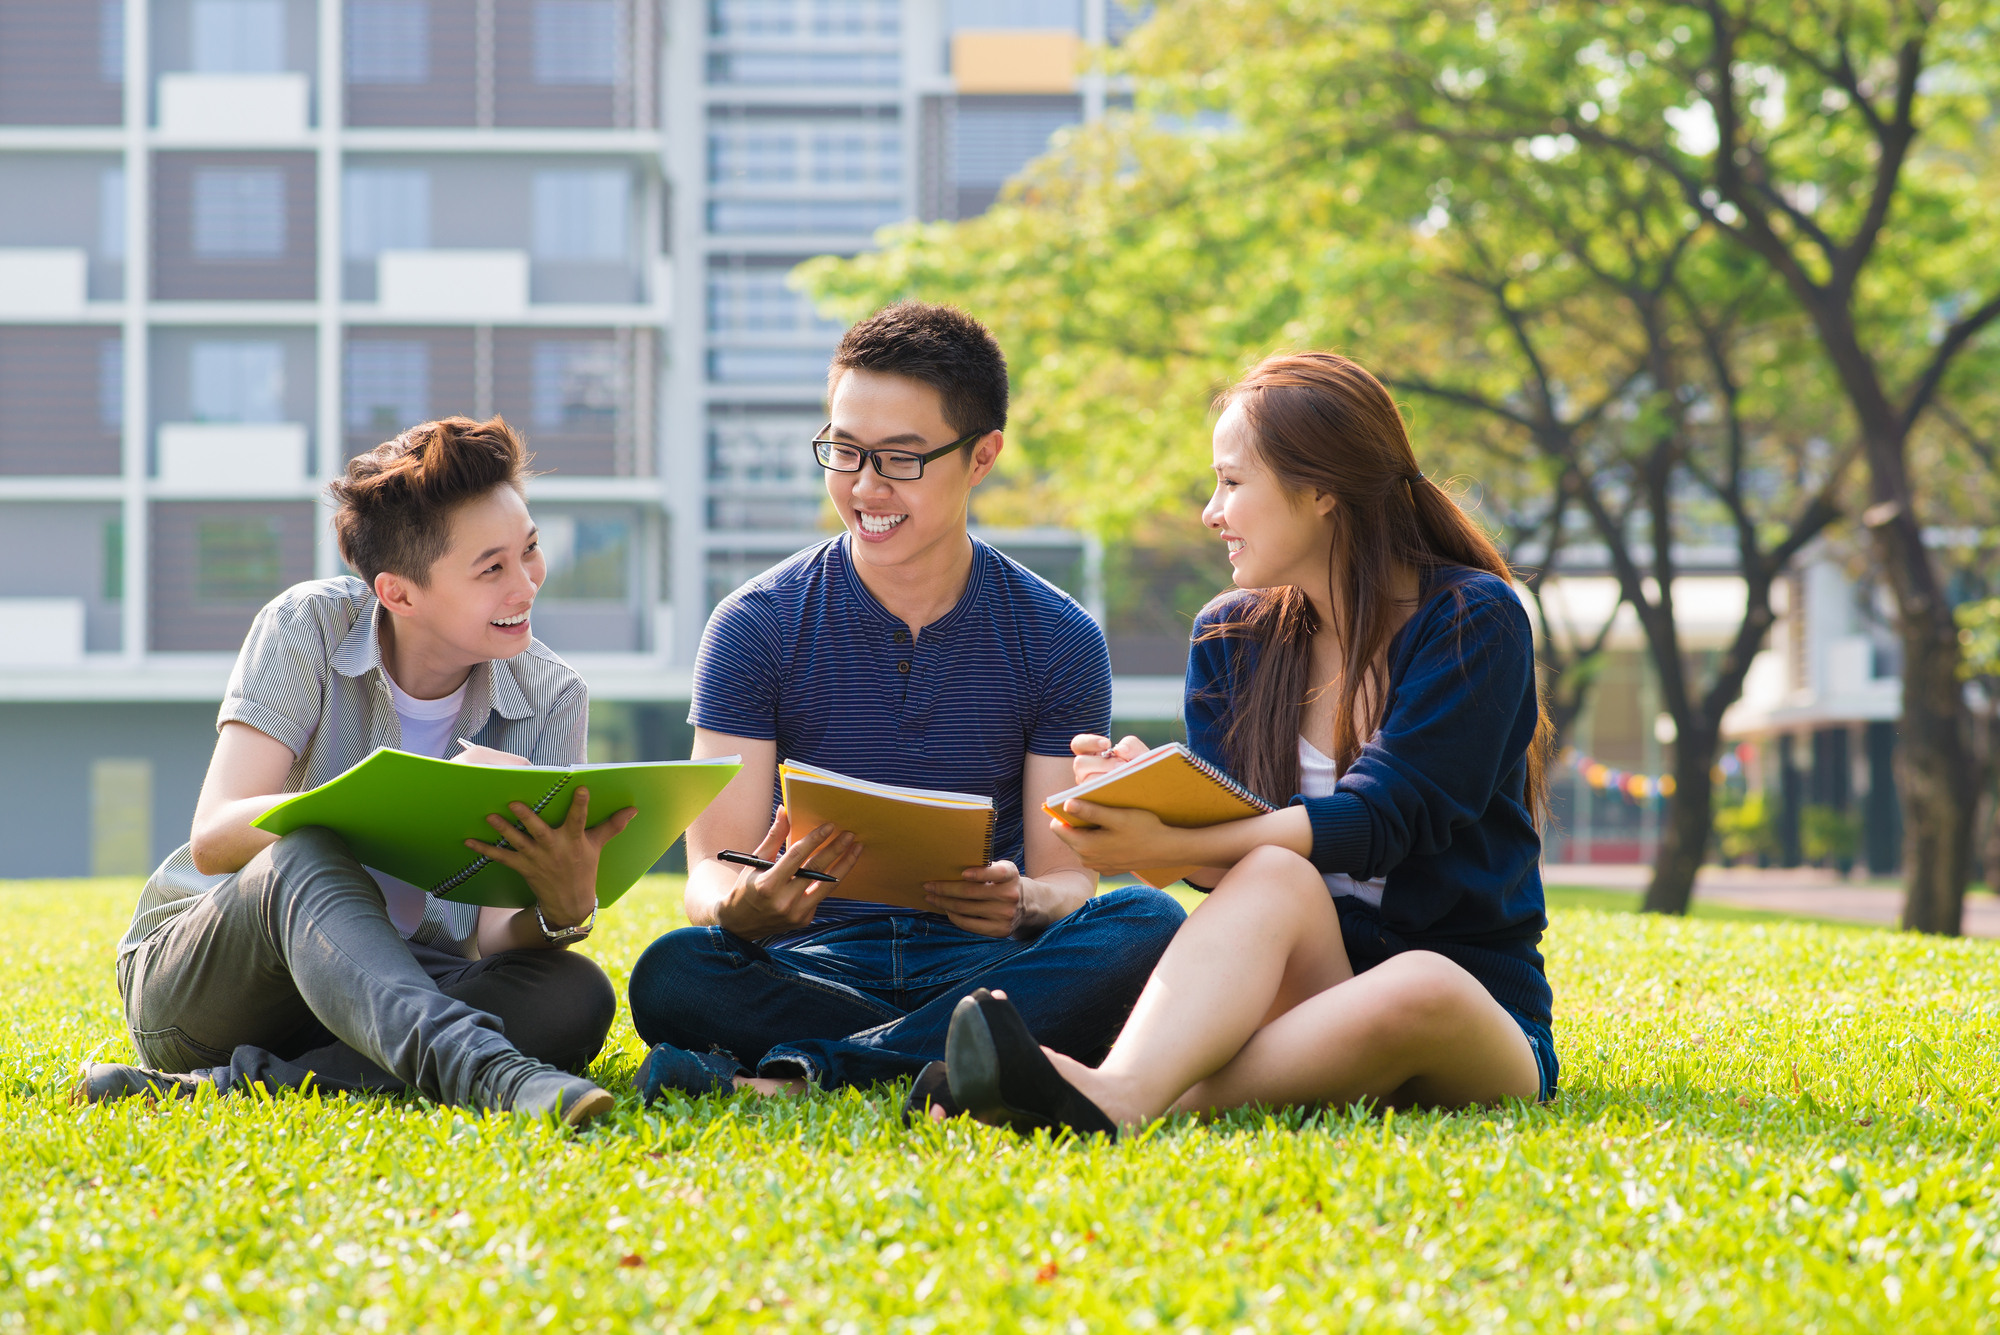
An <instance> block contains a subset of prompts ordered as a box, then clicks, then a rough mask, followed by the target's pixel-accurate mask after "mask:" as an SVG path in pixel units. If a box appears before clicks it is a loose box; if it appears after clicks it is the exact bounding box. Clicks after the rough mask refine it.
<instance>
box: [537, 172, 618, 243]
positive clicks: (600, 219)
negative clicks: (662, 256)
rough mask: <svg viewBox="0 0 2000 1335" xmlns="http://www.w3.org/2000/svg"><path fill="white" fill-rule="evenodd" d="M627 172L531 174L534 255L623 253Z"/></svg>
mask: <svg viewBox="0 0 2000 1335" xmlns="http://www.w3.org/2000/svg"><path fill="white" fill-rule="evenodd" d="M631 200H632V178H631V175H630V173H628V172H624V171H619V170H617V169H615V168H614V169H610V170H593V171H544V172H536V173H535V258H536V259H539V260H597V261H607V260H609V261H616V260H622V259H624V258H625V253H626V249H627V241H626V233H627V230H628V222H629V219H630V214H631V208H632V204H631Z"/></svg>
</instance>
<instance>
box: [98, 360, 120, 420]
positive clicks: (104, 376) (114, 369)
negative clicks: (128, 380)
mask: <svg viewBox="0 0 2000 1335" xmlns="http://www.w3.org/2000/svg"><path fill="white" fill-rule="evenodd" d="M97 424H98V425H99V426H101V427H103V428H104V429H105V430H106V431H122V430H124V429H125V340H124V339H122V338H107V339H105V340H104V341H103V342H102V343H99V344H98V345H97Z"/></svg>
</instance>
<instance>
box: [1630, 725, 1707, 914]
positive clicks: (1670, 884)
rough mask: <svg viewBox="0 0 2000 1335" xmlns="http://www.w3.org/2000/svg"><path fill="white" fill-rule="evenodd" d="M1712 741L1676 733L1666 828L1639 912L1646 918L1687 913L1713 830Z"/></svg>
mask: <svg viewBox="0 0 2000 1335" xmlns="http://www.w3.org/2000/svg"><path fill="white" fill-rule="evenodd" d="M1714 764H1715V737H1714V735H1713V734H1711V735H1709V736H1708V737H1706V738H1704V737H1700V736H1692V737H1691V736H1689V735H1687V734H1686V733H1683V734H1681V736H1680V738H1679V739H1678V740H1677V741H1676V742H1675V744H1674V795H1673V797H1672V798H1671V799H1670V800H1669V802H1668V805H1667V828H1666V830H1665V831H1664V834H1663V837H1662V838H1661V840H1660V851H1659V853H1658V855H1656V856H1655V857H1654V859H1653V882H1652V884H1651V885H1648V886H1647V887H1646V898H1645V901H1644V902H1643V903H1642V904H1641V905H1640V908H1641V909H1643V910H1644V911H1645V912H1647V913H1680V914H1684V913H1686V912H1687V911H1688V901H1689V900H1691V899H1693V898H1694V875H1695V873H1696V872H1697V871H1699V870H1701V863H1702V859H1703V858H1704V857H1706V856H1707V854H1708V840H1709V836H1710V834H1712V833H1713V832H1714V829H1715V793H1714V775H1713V773H1712V767H1713V766H1714Z"/></svg>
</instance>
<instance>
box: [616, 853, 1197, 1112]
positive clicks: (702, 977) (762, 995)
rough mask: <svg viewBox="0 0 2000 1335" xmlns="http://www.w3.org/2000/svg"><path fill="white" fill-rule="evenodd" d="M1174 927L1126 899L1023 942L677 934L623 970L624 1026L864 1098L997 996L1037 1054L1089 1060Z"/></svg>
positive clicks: (925, 920) (868, 925) (888, 934)
mask: <svg viewBox="0 0 2000 1335" xmlns="http://www.w3.org/2000/svg"><path fill="white" fill-rule="evenodd" d="M1186 917H1187V915H1186V913H1185V912H1183V910H1182V909H1181V906H1180V905H1179V904H1178V903H1176V902H1175V901H1174V899H1173V898H1172V897H1170V896H1168V895H1165V894H1162V893H1161V892H1160V891H1158V890H1150V889H1147V888H1146V887H1144V886H1133V887H1129V888H1124V889H1118V890H1108V891H1105V892H1104V893H1102V894H1099V895H1097V896H1095V897H1094V898H1092V899H1090V900H1088V901H1086V902H1085V904H1084V905H1083V907H1081V908H1079V909H1077V910H1076V911H1075V912H1074V913H1072V914H1070V915H1069V916H1068V917H1066V918H1063V919H1061V920H1060V921H1058V922H1056V923H1054V924H1052V925H1051V926H1049V927H1048V928H1047V929H1046V930H1045V931H1043V932H1042V934H1041V935H1039V936H1037V937H1034V938H1033V939H1031V940H1026V941H1020V940H1015V939H1013V938H1011V937H1003V938H995V937H990V936H980V935H978V934H976V933H973V932H967V931H962V930H960V929H959V928H957V927H953V926H952V925H951V924H950V923H949V922H947V921H946V920H945V919H943V918H941V917H938V916H936V915H933V914H912V915H897V916H895V917H885V918H867V919H862V920H860V921H858V922H847V923H838V924H835V925H833V926H830V927H828V928H826V929H825V930H824V931H820V932H816V933H814V934H813V935H812V936H810V937H808V938H806V939H805V940H802V941H798V942H795V943H794V944H792V945H789V946H784V947H779V948H774V949H767V948H765V947H763V946H760V945H758V944H757V943H755V942H753V941H746V940H744V939H743V938H742V937H740V936H736V935H734V934H733V933H731V932H727V931H724V930H723V929H722V928H720V927H683V928H682V929H680V930H679V931H677V932H669V933H667V934H666V935H665V936H663V937H661V938H660V939H659V940H657V941H655V942H653V944H652V945H650V946H648V947H647V948H646V953H645V954H643V955H641V956H640V957H639V962H638V963H637V964H636V965H634V966H633V969H632V985H631V999H632V1023H633V1025H634V1027H635V1028H637V1029H638V1031H639V1037H640V1038H642V1039H644V1040H645V1042H646V1044H647V1046H649V1047H650V1046H651V1045H653V1044H655V1043H671V1044H673V1045H674V1046H675V1047H678V1048H687V1049H691V1050H693V1051H698V1052H706V1051H710V1050H712V1049H717V1048H719V1049H721V1050H722V1051H724V1052H728V1053H732V1054H734V1055H735V1057H736V1059H737V1060H738V1061H739V1062H742V1063H743V1064H744V1065H745V1066H747V1067H749V1068H750V1069H752V1070H755V1071H757V1072H758V1073H759V1074H762V1075H772V1076H797V1075H801V1074H802V1075H804V1076H805V1077H806V1078H807V1079H808V1080H812V1081H814V1082H816V1083H818V1084H820V1085H822V1086H827V1087H832V1086H837V1085H867V1084H872V1083H874V1082H876V1081H881V1080H894V1079H896V1078H898V1077H900V1076H904V1075H911V1074H914V1073H915V1072H917V1071H920V1070H922V1069H923V1067H924V1065H925V1063H927V1062H933V1061H942V1060H943V1059H944V1037H945V1029H946V1027H947V1026H949V1025H950V1023H951V1012H952V1008H953V1007H955V1006H957V1005H958V1002H959V999H960V998H961V997H963V996H965V994H966V993H968V992H970V991H972V990H973V989H974V988H976V987H984V988H992V989H1001V990H1004V991H1006V993H1007V994H1008V995H1009V996H1010V997H1012V998H1013V999H1014V1003H1015V1005H1017V1006H1019V1007H1020V1009H1021V1013H1022V1015H1023V1016H1025V1017H1026V1019H1027V1021H1028V1028H1029V1030H1030V1031H1031V1032H1032V1033H1033V1034H1034V1035H1035V1036H1036V1037H1037V1038H1038V1039H1040V1040H1041V1041H1042V1042H1043V1043H1045V1044H1047V1045H1048V1046H1049V1047H1052V1048H1054V1049H1055V1050H1056V1051H1058V1052H1062V1053H1067V1054H1068V1055H1070V1056H1072V1057H1075V1058H1077V1059H1078V1060H1079V1061H1093V1062H1094V1061H1096V1060H1097V1059H1098V1058H1099V1056H1100V1055H1101V1054H1102V1053H1103V1052H1104V1051H1105V1050H1106V1049H1107V1048H1109V1047H1110V1046H1111V1041H1112V1040H1113V1039H1114V1038H1116V1037H1117V1036H1118V1031H1119V1029H1120V1028H1121V1027H1123V1025H1124V1023H1125V1017H1126V1015H1127V1014H1129V1013H1130V1012H1131V1009H1132V1003H1133V1002H1134V1001H1136V1000H1138V998H1139V990H1140V989H1141V988H1143V987H1144V986H1145V985H1146V979H1147V978H1149V977H1151V976H1152V972H1153V966H1154V965H1155V964H1157V963H1159V959H1160V956H1161V955H1162V954H1163V953H1165V951H1166V948H1167V943H1168V942H1169V941H1172V940H1173V938H1174V933H1175V932H1176V931H1178V930H1179V929H1180V925H1181V923H1182V921H1183V920H1185V918H1186Z"/></svg>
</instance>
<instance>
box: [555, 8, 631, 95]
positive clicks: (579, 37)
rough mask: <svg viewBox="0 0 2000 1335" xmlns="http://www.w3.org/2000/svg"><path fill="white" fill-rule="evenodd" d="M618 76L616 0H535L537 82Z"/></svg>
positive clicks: (601, 79)
mask: <svg viewBox="0 0 2000 1335" xmlns="http://www.w3.org/2000/svg"><path fill="white" fill-rule="evenodd" d="M617 78H618V10H617V6H616V4H615V3H614V2H613V0H535V82H536V83H541V84H611V83H616V82H617Z"/></svg>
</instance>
